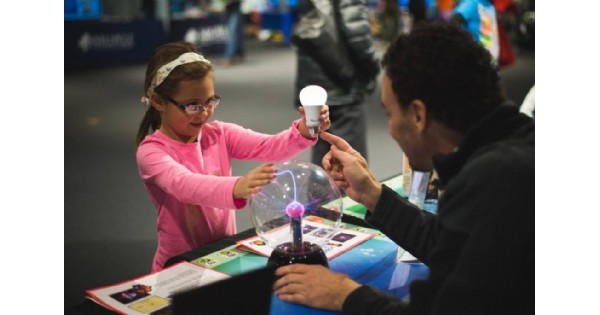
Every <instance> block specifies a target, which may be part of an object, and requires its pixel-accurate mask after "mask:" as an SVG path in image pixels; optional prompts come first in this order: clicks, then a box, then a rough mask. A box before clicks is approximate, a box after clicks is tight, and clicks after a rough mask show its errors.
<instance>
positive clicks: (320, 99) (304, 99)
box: [299, 85, 327, 137]
mask: <svg viewBox="0 0 600 315" xmlns="http://www.w3.org/2000/svg"><path fill="white" fill-rule="evenodd" d="M299 96H300V103H301V104H302V106H303V107H304V113H305V115H306V126H307V127H308V129H309V131H310V135H311V136H312V137H314V136H316V135H317V134H318V133H319V114H320V113H321V108H322V107H323V105H325V103H326V102H327V91H325V89H324V88H322V87H320V86H318V85H309V86H306V87H304V88H303V89H302V90H301V91H300V95H299Z"/></svg>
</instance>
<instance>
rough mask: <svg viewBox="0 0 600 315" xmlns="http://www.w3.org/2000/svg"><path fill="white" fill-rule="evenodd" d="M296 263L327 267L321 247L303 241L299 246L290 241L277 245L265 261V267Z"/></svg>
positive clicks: (327, 262)
mask: <svg viewBox="0 0 600 315" xmlns="http://www.w3.org/2000/svg"><path fill="white" fill-rule="evenodd" d="M297 263H301V264H309V265H322V266H325V267H327V268H329V261H328V260H327V256H325V252H323V249H321V247H320V246H319V245H317V244H312V243H309V242H303V243H302V247H301V248H296V247H295V246H294V244H293V243H291V242H287V243H283V244H279V245H277V246H276V247H275V248H274V249H273V252H272V253H271V257H269V260H268V261H267V268H270V267H275V268H277V267H282V266H286V265H291V264H297Z"/></svg>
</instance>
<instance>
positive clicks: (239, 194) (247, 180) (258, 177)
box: [233, 163, 277, 199]
mask: <svg viewBox="0 0 600 315" xmlns="http://www.w3.org/2000/svg"><path fill="white" fill-rule="evenodd" d="M276 171H277V170H276V169H275V168H274V167H273V163H265V164H261V165H259V166H258V167H256V168H254V169H252V170H251V171H250V172H248V174H246V176H242V177H240V178H239V179H238V181H237V182H236V183H235V185H234V186H233V198H234V199H238V198H248V197H249V196H250V195H252V194H255V193H257V192H260V186H264V185H266V184H268V183H270V182H271V180H273V179H274V178H275V172H276Z"/></svg>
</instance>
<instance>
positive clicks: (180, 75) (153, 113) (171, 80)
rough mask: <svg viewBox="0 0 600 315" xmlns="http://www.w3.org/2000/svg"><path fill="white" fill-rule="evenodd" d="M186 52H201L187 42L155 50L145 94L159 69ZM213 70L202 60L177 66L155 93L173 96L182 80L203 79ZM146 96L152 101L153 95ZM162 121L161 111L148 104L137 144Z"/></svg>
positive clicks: (147, 71)
mask: <svg viewBox="0 0 600 315" xmlns="http://www.w3.org/2000/svg"><path fill="white" fill-rule="evenodd" d="M186 52H195V53H198V54H200V51H199V50H198V48H197V47H196V46H194V45H193V44H190V43H186V42H176V43H169V44H164V45H162V46H160V47H158V48H156V49H155V50H154V52H153V53H152V57H150V61H149V62H148V67H147V68H146V80H145V82H144V95H146V93H147V91H148V88H149V87H150V84H152V79H154V76H155V75H156V72H157V71H158V69H159V68H160V67H162V66H163V65H165V64H167V63H169V62H171V61H173V60H175V59H176V58H178V57H179V56H181V55H182V54H184V53H186ZM212 71H213V67H212V65H211V64H210V63H208V62H202V61H199V62H191V63H186V64H183V65H180V66H177V67H176V68H174V69H173V70H172V71H171V72H170V73H169V75H168V76H167V77H166V78H165V79H164V81H163V82H162V83H161V84H159V85H158V86H157V87H156V88H155V89H154V93H156V94H158V95H164V96H171V95H172V94H173V93H175V92H176V89H177V84H178V83H179V82H180V81H185V80H198V79H203V78H204V77H206V75H208V74H212ZM146 97H147V98H148V99H150V101H151V98H152V95H146ZM160 123H161V121H160V113H159V112H158V111H157V110H156V109H155V108H154V107H153V106H152V105H151V104H150V105H149V106H148V110H146V114H145V115H144V118H142V122H141V123H140V127H139V129H138V132H137V136H136V139H135V142H136V145H138V146H139V145H140V143H141V142H142V141H143V140H144V138H145V137H146V136H147V135H148V134H150V133H152V132H154V131H155V130H156V129H158V128H159V127H160Z"/></svg>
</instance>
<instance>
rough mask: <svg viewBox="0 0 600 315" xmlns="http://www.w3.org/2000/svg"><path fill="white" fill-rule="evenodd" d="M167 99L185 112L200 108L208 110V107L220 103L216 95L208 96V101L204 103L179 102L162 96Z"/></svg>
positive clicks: (211, 107)
mask: <svg viewBox="0 0 600 315" xmlns="http://www.w3.org/2000/svg"><path fill="white" fill-rule="evenodd" d="M164 98H165V99H166V100H167V101H169V102H171V103H173V105H175V106H177V107H179V109H181V110H182V111H184V112H186V113H196V112H198V111H200V110H203V111H204V110H209V109H213V108H215V107H217V105H219V103H221V97H220V96H218V95H215V96H213V97H212V98H210V99H209V100H208V101H206V103H205V104H201V103H199V102H191V103H189V104H186V105H184V104H181V103H179V102H177V101H175V100H173V99H172V98H170V97H166V96H165V97H164Z"/></svg>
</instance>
